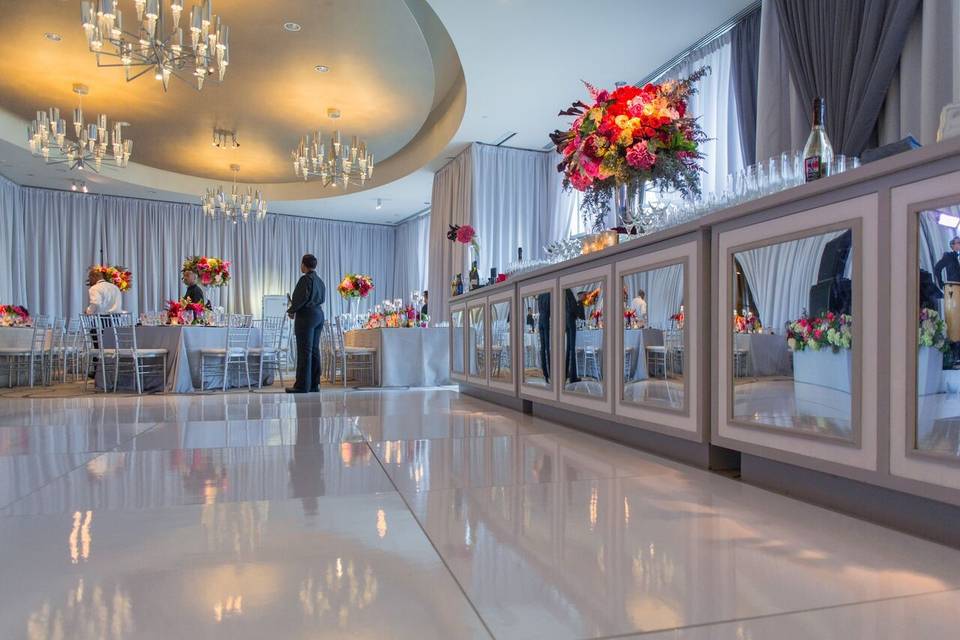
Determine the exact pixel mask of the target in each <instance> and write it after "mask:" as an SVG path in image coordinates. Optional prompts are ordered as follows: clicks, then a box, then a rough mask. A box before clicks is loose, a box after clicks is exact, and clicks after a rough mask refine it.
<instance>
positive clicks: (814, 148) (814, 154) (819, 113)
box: [803, 97, 833, 182]
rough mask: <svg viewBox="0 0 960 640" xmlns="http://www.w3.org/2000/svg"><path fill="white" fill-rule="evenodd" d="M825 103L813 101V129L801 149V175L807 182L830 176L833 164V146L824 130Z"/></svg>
mask: <svg viewBox="0 0 960 640" xmlns="http://www.w3.org/2000/svg"><path fill="white" fill-rule="evenodd" d="M826 114H827V103H826V101H825V100H824V99H823V98H819V97H818V98H815V99H814V100H813V128H812V129H811V130H810V137H808V138H807V144H806V145H804V147H803V173H804V177H805V179H806V181H807V182H812V181H813V180H817V179H819V178H823V177H824V176H827V175H830V164H831V163H832V162H833V145H831V144H830V138H828V137H827V130H826V129H825V128H824V125H825V122H826Z"/></svg>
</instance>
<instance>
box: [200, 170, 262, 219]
mask: <svg viewBox="0 0 960 640" xmlns="http://www.w3.org/2000/svg"><path fill="white" fill-rule="evenodd" d="M230 170H231V171H233V187H232V188H231V189H230V193H225V192H224V191H223V186H222V185H221V186H220V187H218V188H217V189H216V190H213V189H207V191H206V193H204V194H203V196H201V198H200V205H201V206H202V207H203V213H204V214H205V215H208V216H210V217H211V218H217V217H222V218H224V219H225V220H229V221H230V222H232V223H233V224H237V223H238V222H248V221H249V220H250V219H253V220H256V221H259V220H263V219H264V218H266V217H267V201H266V200H265V199H264V198H263V193H262V192H261V191H260V190H259V189H258V190H257V191H254V190H253V189H252V188H250V187H247V192H246V193H241V192H240V191H239V189H238V188H237V174H238V173H240V165H238V164H232V165H230Z"/></svg>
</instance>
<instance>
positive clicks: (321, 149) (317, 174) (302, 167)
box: [293, 131, 373, 188]
mask: <svg viewBox="0 0 960 640" xmlns="http://www.w3.org/2000/svg"><path fill="white" fill-rule="evenodd" d="M293 171H294V173H296V175H297V177H299V178H303V179H304V180H305V181H306V180H309V179H310V178H320V181H321V183H322V184H323V186H324V187H327V186H334V187H337V186H342V187H344V188H346V187H348V186H350V185H351V184H354V185H359V186H362V185H363V184H364V183H365V182H366V181H367V180H368V179H370V178H371V177H373V154H372V153H369V152H368V151H367V144H366V142H363V141H361V140H359V139H358V138H357V136H353V140H352V142H351V143H350V144H349V145H344V144H342V143H341V141H340V132H339V131H336V132H334V134H333V135H332V136H331V137H330V146H329V147H328V146H326V145H324V143H323V138H321V136H320V132H319V131H316V132H314V134H313V137H312V138H311V137H310V136H309V135H306V136H304V137H302V138H301V139H300V145H299V146H298V147H297V148H296V150H295V151H294V152H293Z"/></svg>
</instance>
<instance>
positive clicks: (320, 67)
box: [313, 64, 330, 73]
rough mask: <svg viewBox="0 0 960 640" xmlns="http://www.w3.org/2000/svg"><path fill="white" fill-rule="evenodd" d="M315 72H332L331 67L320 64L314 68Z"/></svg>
mask: <svg viewBox="0 0 960 640" xmlns="http://www.w3.org/2000/svg"><path fill="white" fill-rule="evenodd" d="M313 70H314V71H316V72H317V73H326V72H327V71H330V67H328V66H327V65H325V64H318V65H317V66H315V67H314V68H313Z"/></svg>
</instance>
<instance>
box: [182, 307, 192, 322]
mask: <svg viewBox="0 0 960 640" xmlns="http://www.w3.org/2000/svg"><path fill="white" fill-rule="evenodd" d="M193 319H194V318H193V311H191V310H190V309H187V310H186V311H184V312H183V324H193Z"/></svg>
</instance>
